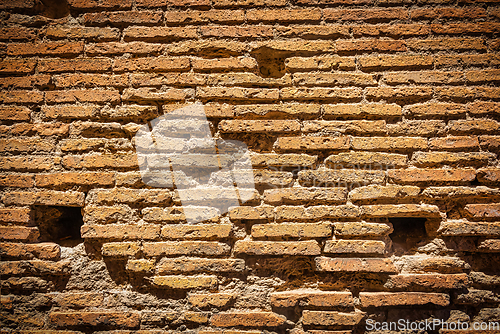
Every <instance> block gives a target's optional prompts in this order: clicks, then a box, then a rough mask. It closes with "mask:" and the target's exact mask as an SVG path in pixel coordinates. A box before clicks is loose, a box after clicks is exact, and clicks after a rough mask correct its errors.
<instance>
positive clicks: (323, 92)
mask: <svg viewBox="0 0 500 334" xmlns="http://www.w3.org/2000/svg"><path fill="white" fill-rule="evenodd" d="M280 96H281V98H282V99H284V100H317V99H320V100H332V101H336V102H356V101H360V100H361V96H362V92H361V90H360V89H359V88H323V87H319V88H302V87H299V88H295V87H294V88H282V89H281V90H280Z"/></svg>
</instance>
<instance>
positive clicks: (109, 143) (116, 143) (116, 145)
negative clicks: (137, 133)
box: [60, 127, 132, 152]
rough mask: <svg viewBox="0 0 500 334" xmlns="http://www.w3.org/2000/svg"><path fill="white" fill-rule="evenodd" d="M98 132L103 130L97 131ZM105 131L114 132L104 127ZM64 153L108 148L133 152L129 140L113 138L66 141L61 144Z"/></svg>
mask: <svg viewBox="0 0 500 334" xmlns="http://www.w3.org/2000/svg"><path fill="white" fill-rule="evenodd" d="M97 130H98V131H99V130H101V129H97ZM102 130H103V131H112V128H111V127H103V128H102ZM60 148H61V151H63V152H84V151H89V150H98V149H99V148H106V149H108V150H115V151H116V150H131V149H132V144H131V143H130V142H129V141H128V140H127V139H122V138H112V139H101V138H90V139H65V140H62V141H61V142H60Z"/></svg>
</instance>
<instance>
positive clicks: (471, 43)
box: [406, 38, 486, 51]
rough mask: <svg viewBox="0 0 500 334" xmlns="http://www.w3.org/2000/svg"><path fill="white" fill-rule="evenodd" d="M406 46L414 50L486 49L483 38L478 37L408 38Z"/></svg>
mask: <svg viewBox="0 0 500 334" xmlns="http://www.w3.org/2000/svg"><path fill="white" fill-rule="evenodd" d="M406 45H408V48H409V49H411V50H414V51H440V50H457V51H458V50H486V44H485V42H484V40H482V39H478V38H436V39H419V40H409V41H407V42H406Z"/></svg>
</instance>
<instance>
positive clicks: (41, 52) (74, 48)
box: [7, 42, 84, 57]
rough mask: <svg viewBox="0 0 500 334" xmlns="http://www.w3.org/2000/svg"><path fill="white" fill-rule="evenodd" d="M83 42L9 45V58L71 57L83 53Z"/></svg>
mask: <svg viewBox="0 0 500 334" xmlns="http://www.w3.org/2000/svg"><path fill="white" fill-rule="evenodd" d="M83 46H84V44H83V42H44V43H11V44H8V45H7V54H8V55H9V56H46V55H51V56H61V57H71V56H77V55H79V54H82V53H83Z"/></svg>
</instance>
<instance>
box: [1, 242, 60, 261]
mask: <svg viewBox="0 0 500 334" xmlns="http://www.w3.org/2000/svg"><path fill="white" fill-rule="evenodd" d="M0 254H1V255H2V257H3V258H4V259H10V258H19V259H33V258H38V259H42V260H58V259H59V257H60V256H61V248H60V247H59V245H57V244H54V243H48V242H46V243H38V244H22V243H8V242H3V243H0Z"/></svg>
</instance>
